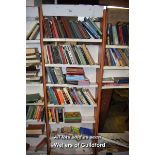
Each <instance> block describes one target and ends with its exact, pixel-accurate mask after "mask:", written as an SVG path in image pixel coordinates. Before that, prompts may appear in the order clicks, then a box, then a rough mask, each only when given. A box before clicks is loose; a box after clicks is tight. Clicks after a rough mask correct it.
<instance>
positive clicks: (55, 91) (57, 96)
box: [53, 88, 61, 105]
mask: <svg viewBox="0 0 155 155" xmlns="http://www.w3.org/2000/svg"><path fill="white" fill-rule="evenodd" d="M53 91H54V93H55V95H56V98H57V100H58V104H59V105H61V101H60V99H59V95H58V93H57V90H56V88H53Z"/></svg>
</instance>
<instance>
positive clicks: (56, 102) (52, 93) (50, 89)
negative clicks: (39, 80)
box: [47, 87, 58, 105]
mask: <svg viewBox="0 0 155 155" xmlns="http://www.w3.org/2000/svg"><path fill="white" fill-rule="evenodd" d="M47 89H48V91H49V95H50V96H51V101H50V103H51V104H54V105H58V101H57V97H56V95H55V93H54V91H53V89H52V88H50V87H47Z"/></svg>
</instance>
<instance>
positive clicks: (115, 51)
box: [112, 48, 122, 60]
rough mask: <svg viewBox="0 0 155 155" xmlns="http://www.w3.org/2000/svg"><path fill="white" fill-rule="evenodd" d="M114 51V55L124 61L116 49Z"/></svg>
mask: <svg viewBox="0 0 155 155" xmlns="http://www.w3.org/2000/svg"><path fill="white" fill-rule="evenodd" d="M112 51H113V52H114V54H115V55H116V57H117V59H118V60H121V59H122V57H121V55H120V54H119V52H118V51H117V50H116V49H115V48H112Z"/></svg>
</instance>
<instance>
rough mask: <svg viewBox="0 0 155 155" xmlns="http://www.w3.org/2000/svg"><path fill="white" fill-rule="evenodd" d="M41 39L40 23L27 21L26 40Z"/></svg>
mask: <svg viewBox="0 0 155 155" xmlns="http://www.w3.org/2000/svg"><path fill="white" fill-rule="evenodd" d="M35 39H40V28H39V23H38V21H36V20H33V21H32V20H30V21H26V40H35Z"/></svg>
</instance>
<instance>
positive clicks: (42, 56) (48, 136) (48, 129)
mask: <svg viewBox="0 0 155 155" xmlns="http://www.w3.org/2000/svg"><path fill="white" fill-rule="evenodd" d="M38 11H39V23H40V45H41V58H42V76H43V91H44V107H45V122H46V135H47V155H50V139H49V138H50V127H49V121H48V120H49V119H48V106H47V93H46V74H45V60H44V46H43V12H42V5H41V4H40V5H39V7H38Z"/></svg>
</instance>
